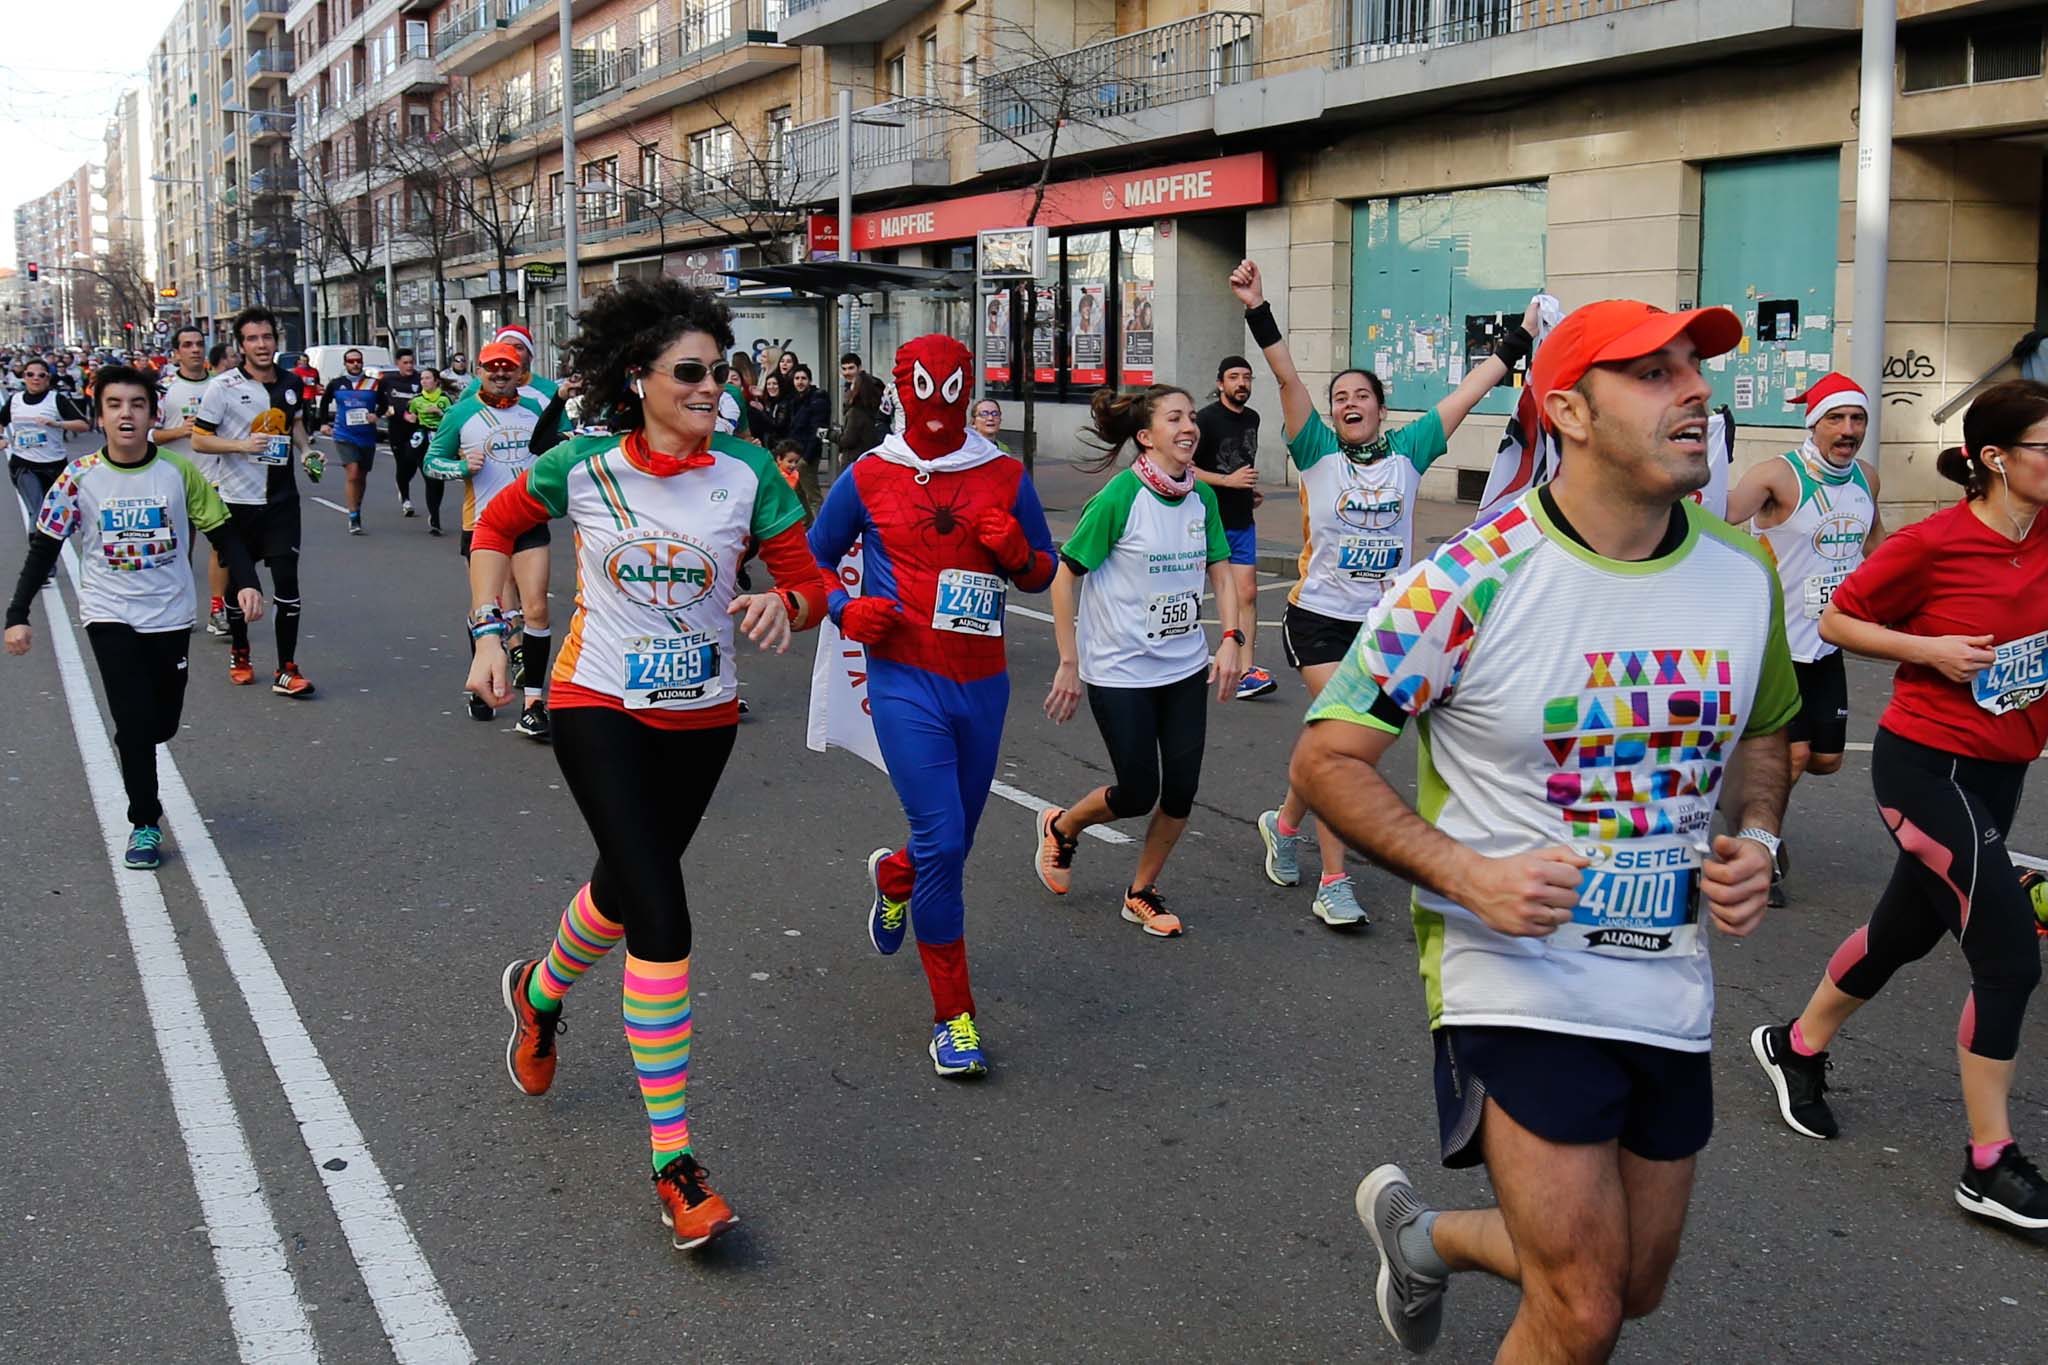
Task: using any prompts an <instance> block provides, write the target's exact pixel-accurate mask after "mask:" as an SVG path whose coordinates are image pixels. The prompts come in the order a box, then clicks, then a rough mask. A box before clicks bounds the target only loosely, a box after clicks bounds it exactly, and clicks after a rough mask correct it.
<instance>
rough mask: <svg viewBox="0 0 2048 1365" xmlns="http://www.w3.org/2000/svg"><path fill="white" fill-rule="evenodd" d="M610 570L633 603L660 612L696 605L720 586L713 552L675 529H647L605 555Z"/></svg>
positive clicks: (616, 585)
mask: <svg viewBox="0 0 2048 1365" xmlns="http://www.w3.org/2000/svg"><path fill="white" fill-rule="evenodd" d="M604 571H605V576H606V577H607V578H609V579H611V581H612V586H613V587H615V588H617V589H618V590H619V591H620V592H621V593H623V594H624V595H625V596H626V598H627V599H628V600H630V601H633V602H638V603H639V604H640V605H642V606H645V607H652V608H654V609H655V610H656V611H659V612H678V611H684V610H686V609H688V608H690V607H693V606H695V605H697V603H699V602H702V601H703V600H704V599H705V598H706V597H709V596H710V595H711V590H712V588H714V587H715V586H717V583H718V563H717V561H716V560H714V559H713V558H712V557H711V552H710V551H709V550H707V549H705V548H704V547H703V546H702V545H699V544H698V543H697V542H696V541H694V540H691V539H690V538H689V537H688V536H680V535H676V534H674V533H673V532H669V531H642V532H640V533H639V534H637V535H635V536H633V537H632V538H631V539H630V540H625V541H622V542H620V543H619V544H617V545H615V546H613V547H612V548H611V549H610V550H609V551H607V552H606V554H605V557H604Z"/></svg>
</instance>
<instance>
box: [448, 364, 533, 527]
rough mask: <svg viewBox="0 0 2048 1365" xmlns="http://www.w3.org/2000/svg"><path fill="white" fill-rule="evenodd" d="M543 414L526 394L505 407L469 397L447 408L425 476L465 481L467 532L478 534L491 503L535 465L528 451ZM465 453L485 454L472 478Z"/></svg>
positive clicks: (464, 513) (463, 513) (463, 504)
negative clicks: (477, 525)
mask: <svg viewBox="0 0 2048 1365" xmlns="http://www.w3.org/2000/svg"><path fill="white" fill-rule="evenodd" d="M542 401H543V402H544V401H545V400H542ZM540 414H541V403H538V402H535V401H534V400H533V399H532V398H530V397H528V396H527V395H526V394H525V393H524V392H522V393H521V394H520V396H519V397H518V398H516V399H514V400H513V401H512V404H511V406H509V407H503V408H497V407H492V406H491V405H490V404H489V403H486V402H484V401H483V399H482V398H480V397H469V398H465V399H463V400H462V401H461V402H459V403H457V404H456V405H455V406H454V407H452V408H450V409H448V413H447V415H446V416H445V417H443V418H442V419H441V425H440V426H438V427H436V428H435V429H434V439H433V441H432V442H431V443H430V444H429V445H428V446H427V454H426V458H425V459H423V460H422V461H421V462H420V472H421V473H422V474H425V475H426V476H427V477H428V478H430V479H461V480H462V481H463V494H462V529H463V530H465V531H474V530H475V529H476V519H477V518H478V517H480V516H482V515H483V511H484V508H486V507H488V506H490V505H491V499H492V498H495V497H496V496H498V494H500V493H502V492H504V491H505V490H506V489H507V488H510V487H511V486H512V482H513V480H515V479H517V478H518V477H519V476H520V475H521V474H524V473H525V472H526V471H527V470H528V469H529V468H531V467H532V465H533V452H532V450H530V449H529V448H528V447H529V445H530V443H531V442H532V440H533V429H534V428H535V427H536V426H538V425H540ZM466 450H482V451H483V452H484V462H483V467H482V468H480V469H478V470H477V471H476V472H475V473H473V474H472V473H471V472H470V470H469V465H468V463H467V462H466V461H465V460H464V459H463V452H464V451H466Z"/></svg>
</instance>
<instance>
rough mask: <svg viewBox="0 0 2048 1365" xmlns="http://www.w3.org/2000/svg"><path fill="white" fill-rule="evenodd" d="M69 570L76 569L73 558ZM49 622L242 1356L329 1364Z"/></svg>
mask: <svg viewBox="0 0 2048 1365" xmlns="http://www.w3.org/2000/svg"><path fill="white" fill-rule="evenodd" d="M65 563H66V566H67V567H68V566H69V564H70V560H69V558H68V557H67V559H66V560H65ZM42 600H43V614H44V618H45V620H46V622H47V624H46V625H45V626H44V628H43V631H44V634H45V635H47V636H48V637H49V640H50V646H51V650H52V652H53V653H54V654H55V655H56V659H57V671H58V673H59V674H61V675H62V677H63V680H64V699H65V701H66V702H67V703H69V705H70V708H71V732H72V735H73V736H74V737H75V738H76V739H77V741H78V756H79V758H80V759H81V760H82V761H83V762H84V764H85V781H86V787H87V789H88V790H89V791H90V792H91V794H92V803H93V808H94V810H95V812H96V813H97V814H98V817H99V822H100V829H101V830H102V832H103V834H104V837H105V840H106V845H107V857H108V860H109V862H110V863H111V864H112V870H113V874H114V890H115V891H116V892H117V893H118V894H119V896H120V900H121V918H122V921H123V922H124V923H125V924H126V926H127V929H128V944H129V947H130V948H131V949H132V950H133V952H134V954H135V970H136V975H137V976H139V977H140V978H141V981H142V999H143V1005H144V1007H145V1008H146V1009H147V1010H148V1013H149V1022H150V1027H151V1028H152V1029H153V1030H154V1032H155V1034H156V1050H157V1056H158V1058H159V1060H161V1062H162V1063H163V1070H164V1083H165V1085H166V1087H167V1088H168V1089H169V1090H170V1093H171V1111H172V1113H173V1114H174V1115H176V1117H177V1122H178V1135H179V1137H180V1139H181V1140H182V1141H183V1142H184V1144H185V1158H186V1161H187V1162H188V1163H189V1164H190V1165H191V1168H192V1185H193V1188H194V1189H195V1190H196V1191H197V1192H198V1195H199V1207H200V1210H201V1213H202V1215H203V1216H204V1218H205V1220H206V1239H207V1242H208V1244H209V1245H210V1246H211V1247H212V1249H213V1264H214V1268H215V1270H216V1271H217V1272H218V1273H219V1275H220V1284H221V1293H222V1295H223V1296H224V1297H225V1298H226V1300H227V1307H228V1323H229V1326H230V1327H231V1329H232V1330H233V1332H234V1334H235V1349H236V1352H237V1354H239V1355H240V1356H241V1358H242V1359H243V1360H245V1361H249V1362H251V1363H252V1365H253V1363H254V1362H257V1361H317V1360H318V1359H319V1358H320V1351H319V1347H318V1345H317V1344H316V1342H315V1341H314V1339H313V1326H312V1323H311V1322H310V1321H309V1320H308V1319H307V1316H306V1308H305V1305H304V1303H302V1302H301V1301H300V1299H299V1291H298V1286H297V1285H296V1284H295V1283H294V1282H293V1280H292V1272H291V1266H290V1264H289V1263H288V1262H287V1261H286V1259H285V1251H284V1238H283V1237H282V1235H280V1234H279V1232H278V1229H277V1220H276V1219H275V1218H274V1217H273V1216H272V1214H271V1210H270V1203H269V1201H268V1200H266V1199H265V1198H264V1197H263V1180H262V1177H261V1176H259V1175H258V1174H257V1173H256V1162H255V1159H254V1157H252V1156H251V1154H250V1151H249V1138H248V1134H247V1133H245V1132H244V1131H243V1129H242V1120H241V1117H240V1115H238V1114H237V1113H236V1112H235V1103H234V1098H233V1096H232V1095H231V1094H230V1093H229V1091H228V1083H227V1077H226V1075H225V1074H224V1073H223V1072H222V1070H221V1065H220V1054H219V1053H218V1052H216V1051H215V1050H214V1046H213V1035H212V1034H211V1033H209V1032H208V1031H207V1028H206V1017H205V1016H204V1015H203V1014H201V1013H200V1010H199V999H198V996H197V994H196V993H195V992H194V990H193V988H192V976H191V973H190V972H188V971H187V970H186V967H185V952H184V949H183V948H182V947H181V946H180V945H179V942H178V935H177V931H176V929H175V928H173V927H172V924H171V915H170V911H169V909H168V908H167V907H166V906H165V904H164V897H163V891H162V890H161V889H160V888H159V887H158V885H157V881H156V877H154V876H152V875H150V874H149V873H146V872H130V871H128V870H127V869H126V868H125V867H123V866H122V865H121V859H122V854H123V852H124V851H125V843H126V837H127V836H126V831H127V829H128V828H129V826H128V818H127V799H126V796H125V795H124V793H123V791H122V788H121V769H120V764H119V762H118V760H116V759H115V757H114V749H113V744H112V742H111V741H110V740H109V739H108V738H107V730H106V727H105V725H104V724H103V723H102V722H101V720H100V710H99V702H98V701H97V700H95V699H94V697H93V694H92V683H91V682H90V681H89V680H88V679H87V677H86V672H85V661H84V659H83V658H82V657H80V654H79V649H78V639H77V636H76V634H75V633H74V631H73V628H72V625H71V615H70V612H69V611H68V610H67V609H66V607H65V605H64V599H63V596H62V595H61V594H60V593H59V592H58V590H57V588H56V585H55V584H52V585H51V586H49V587H47V588H45V589H44V590H43V593H42Z"/></svg>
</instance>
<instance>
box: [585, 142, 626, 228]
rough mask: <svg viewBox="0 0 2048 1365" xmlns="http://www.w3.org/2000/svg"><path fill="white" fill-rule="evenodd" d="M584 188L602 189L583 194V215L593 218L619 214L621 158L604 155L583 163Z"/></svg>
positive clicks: (611, 216)
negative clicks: (594, 192) (593, 192)
mask: <svg viewBox="0 0 2048 1365" xmlns="http://www.w3.org/2000/svg"><path fill="white" fill-rule="evenodd" d="M583 188H584V189H586V190H597V191H600V192H599V193H596V194H586V195H584V196H583V217H584V219H585V220H586V221H588V220H593V219H604V218H616V217H618V216H619V208H620V205H619V159H618V158H617V157H615V156H608V157H604V158H602V159H600V160H597V161H586V162H584V163H583Z"/></svg>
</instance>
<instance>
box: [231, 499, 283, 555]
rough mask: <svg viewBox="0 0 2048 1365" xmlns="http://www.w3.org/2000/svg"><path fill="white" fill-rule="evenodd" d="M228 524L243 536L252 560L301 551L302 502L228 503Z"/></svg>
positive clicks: (238, 534) (243, 541) (237, 533)
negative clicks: (300, 524) (300, 510)
mask: <svg viewBox="0 0 2048 1365" xmlns="http://www.w3.org/2000/svg"><path fill="white" fill-rule="evenodd" d="M228 525H229V526H231V527H233V528H234V532H235V534H236V535H237V536H240V537H241V540H242V545H243V547H244V548H246V549H247V550H248V551H249V558H251V559H254V560H257V561H259V562H261V561H264V560H271V559H282V558H284V557H285V556H286V555H295V554H297V553H298V552H299V500H298V499H297V498H295V497H294V498H287V499H285V500H284V501H283V502H266V503H261V504H249V503H240V502H231V503H229V504H228Z"/></svg>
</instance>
